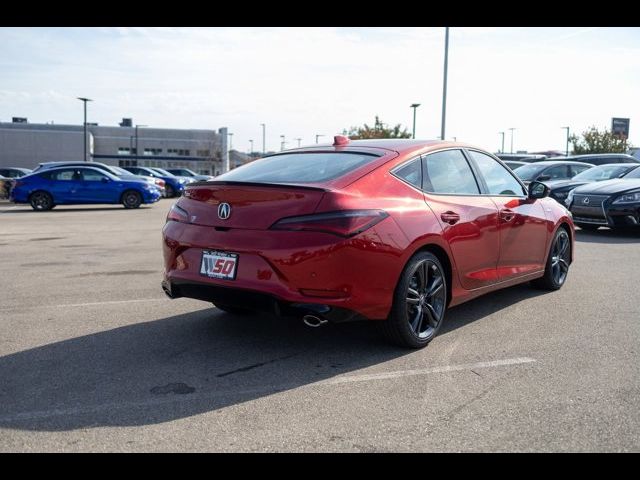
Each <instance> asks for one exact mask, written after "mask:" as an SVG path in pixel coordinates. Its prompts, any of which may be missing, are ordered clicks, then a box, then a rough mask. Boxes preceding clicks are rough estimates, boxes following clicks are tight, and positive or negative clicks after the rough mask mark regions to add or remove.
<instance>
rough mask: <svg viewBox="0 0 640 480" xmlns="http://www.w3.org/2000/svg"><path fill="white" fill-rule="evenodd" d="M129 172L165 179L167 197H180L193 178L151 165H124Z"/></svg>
mask: <svg viewBox="0 0 640 480" xmlns="http://www.w3.org/2000/svg"><path fill="white" fill-rule="evenodd" d="M122 168H124V169H125V170H127V171H128V172H131V173H133V174H134V175H143V176H145V177H153V178H161V179H162V180H164V183H165V185H164V188H165V191H166V193H167V197H179V196H180V195H182V192H183V191H184V186H185V185H186V184H187V183H191V182H192V181H193V180H192V179H187V178H184V177H176V176H175V175H173V174H171V173H169V172H166V171H161V170H160V169H159V168H149V167H122Z"/></svg>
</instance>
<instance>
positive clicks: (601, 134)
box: [569, 126, 631, 155]
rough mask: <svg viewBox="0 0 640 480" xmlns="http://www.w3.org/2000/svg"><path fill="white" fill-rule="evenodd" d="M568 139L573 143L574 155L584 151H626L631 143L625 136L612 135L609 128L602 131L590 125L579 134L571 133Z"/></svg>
mask: <svg viewBox="0 0 640 480" xmlns="http://www.w3.org/2000/svg"><path fill="white" fill-rule="evenodd" d="M569 141H570V142H571V143H572V144H573V153H574V155H582V154H585V153H627V151H628V150H629V148H630V147H631V144H630V143H629V142H628V141H627V139H626V138H625V137H619V136H617V135H614V134H613V132H611V130H607V129H606V128H604V129H603V130H602V131H600V130H598V129H597V128H596V127H595V126H592V127H590V128H588V129H587V130H585V131H584V132H582V134H581V136H580V137H578V136H577V135H571V136H570V137H569Z"/></svg>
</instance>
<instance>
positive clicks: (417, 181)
mask: <svg viewBox="0 0 640 480" xmlns="http://www.w3.org/2000/svg"><path fill="white" fill-rule="evenodd" d="M393 173H394V174H395V175H396V176H397V177H399V178H401V179H403V180H404V181H405V182H407V183H410V184H411V185H413V186H414V187H416V188H422V186H421V185H422V165H421V163H420V159H419V158H416V159H415V160H413V161H412V162H409V163H408V164H406V165H404V166H402V167H401V168H399V169H398V170H396V171H395V172H393Z"/></svg>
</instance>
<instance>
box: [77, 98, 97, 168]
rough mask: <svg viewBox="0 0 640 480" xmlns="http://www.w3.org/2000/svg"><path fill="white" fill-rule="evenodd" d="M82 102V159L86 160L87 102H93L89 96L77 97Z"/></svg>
mask: <svg viewBox="0 0 640 480" xmlns="http://www.w3.org/2000/svg"><path fill="white" fill-rule="evenodd" d="M77 98H78V100H80V101H81V102H82V103H84V148H83V150H84V161H85V162H86V161H87V102H93V100H91V99H90V98H84V97H77Z"/></svg>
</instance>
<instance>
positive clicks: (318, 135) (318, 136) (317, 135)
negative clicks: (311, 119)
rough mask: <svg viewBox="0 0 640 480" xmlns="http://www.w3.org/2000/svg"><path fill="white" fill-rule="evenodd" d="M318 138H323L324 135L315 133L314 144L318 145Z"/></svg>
mask: <svg viewBox="0 0 640 480" xmlns="http://www.w3.org/2000/svg"><path fill="white" fill-rule="evenodd" d="M320 137H324V135H321V134H319V133H316V143H318V138H320Z"/></svg>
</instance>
